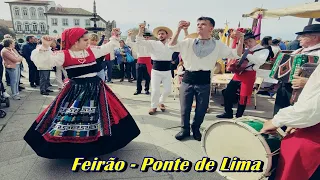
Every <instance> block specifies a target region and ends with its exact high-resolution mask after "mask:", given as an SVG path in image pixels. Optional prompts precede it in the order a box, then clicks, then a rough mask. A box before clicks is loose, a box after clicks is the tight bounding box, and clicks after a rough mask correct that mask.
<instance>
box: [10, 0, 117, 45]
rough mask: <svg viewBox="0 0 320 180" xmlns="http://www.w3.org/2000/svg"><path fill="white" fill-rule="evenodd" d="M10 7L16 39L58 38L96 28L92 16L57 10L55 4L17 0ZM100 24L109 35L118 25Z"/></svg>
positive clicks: (86, 13) (87, 12)
mask: <svg viewBox="0 0 320 180" xmlns="http://www.w3.org/2000/svg"><path fill="white" fill-rule="evenodd" d="M5 3H8V4H9V6H10V10H11V19H12V23H13V30H14V32H15V33H16V38H17V39H19V38H22V39H25V38H26V36H30V35H33V36H36V37H37V38H40V37H41V36H43V35H48V34H49V35H52V36H58V35H61V33H62V32H63V30H65V29H67V28H71V27H82V28H86V27H93V21H90V18H92V17H93V14H92V12H89V11H87V10H84V9H82V8H65V7H61V6H60V5H58V6H56V4H55V2H54V1H42V0H34V1H33V0H16V1H9V2H5ZM99 18H100V19H101V20H100V21H98V22H97V27H102V28H106V34H110V33H109V31H110V32H111V29H112V28H114V27H116V23H115V21H112V22H110V21H108V22H107V21H105V20H104V19H102V18H101V17H100V16H99Z"/></svg>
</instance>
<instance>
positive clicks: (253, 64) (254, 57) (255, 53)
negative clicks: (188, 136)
mask: <svg viewBox="0 0 320 180" xmlns="http://www.w3.org/2000/svg"><path fill="white" fill-rule="evenodd" d="M257 36H258V35H253V34H252V33H247V34H245V36H244V44H245V46H246V47H247V48H248V49H247V50H248V51H249V54H248V56H247V60H248V61H249V62H248V66H247V68H246V69H245V71H243V72H242V73H241V74H237V73H235V75H234V76H233V78H232V80H231V81H230V83H229V84H228V86H227V88H226V89H225V92H224V95H223V96H224V110H225V112H224V113H223V114H221V115H218V116H217V118H228V119H232V118H233V111H232V106H233V103H232V102H233V99H234V97H235V96H236V93H237V91H238V89H239V87H240V100H239V103H238V109H237V113H236V117H237V118H238V117H242V115H243V113H244V111H245V109H246V105H247V104H250V100H251V95H252V91H253V86H254V82H255V80H256V74H257V70H258V69H259V67H260V66H261V65H263V64H264V63H265V62H266V60H267V58H268V56H269V50H268V49H266V48H265V47H263V46H262V45H260V44H258V43H257V41H256V40H255V37H257Z"/></svg>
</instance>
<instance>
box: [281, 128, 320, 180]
mask: <svg viewBox="0 0 320 180" xmlns="http://www.w3.org/2000/svg"><path fill="white" fill-rule="evenodd" d="M319 165H320V124H317V125H315V126H312V127H309V128H304V129H298V130H297V131H296V132H294V133H293V134H290V135H288V136H286V137H285V138H284V139H283V140H282V142H281V148H280V157H279V162H278V167H277V172H276V178H275V179H276V180H308V179H309V178H310V177H311V176H312V175H313V173H314V172H315V171H316V170H317V168H318V167H319Z"/></svg>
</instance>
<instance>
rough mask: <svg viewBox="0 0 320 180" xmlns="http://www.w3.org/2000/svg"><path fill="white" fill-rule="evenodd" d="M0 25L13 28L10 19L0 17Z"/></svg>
mask: <svg viewBox="0 0 320 180" xmlns="http://www.w3.org/2000/svg"><path fill="white" fill-rule="evenodd" d="M0 25H2V26H6V27H8V28H13V24H12V21H10V20H4V19H0Z"/></svg>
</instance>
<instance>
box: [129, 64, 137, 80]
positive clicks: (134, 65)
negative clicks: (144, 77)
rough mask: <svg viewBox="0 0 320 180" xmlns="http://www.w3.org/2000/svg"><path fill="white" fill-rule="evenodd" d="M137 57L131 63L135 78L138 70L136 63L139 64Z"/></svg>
mask: <svg viewBox="0 0 320 180" xmlns="http://www.w3.org/2000/svg"><path fill="white" fill-rule="evenodd" d="M137 61H138V60H137V59H135V60H134V61H133V62H132V64H131V72H132V77H133V78H134V79H137V70H136V65H137Z"/></svg>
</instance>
